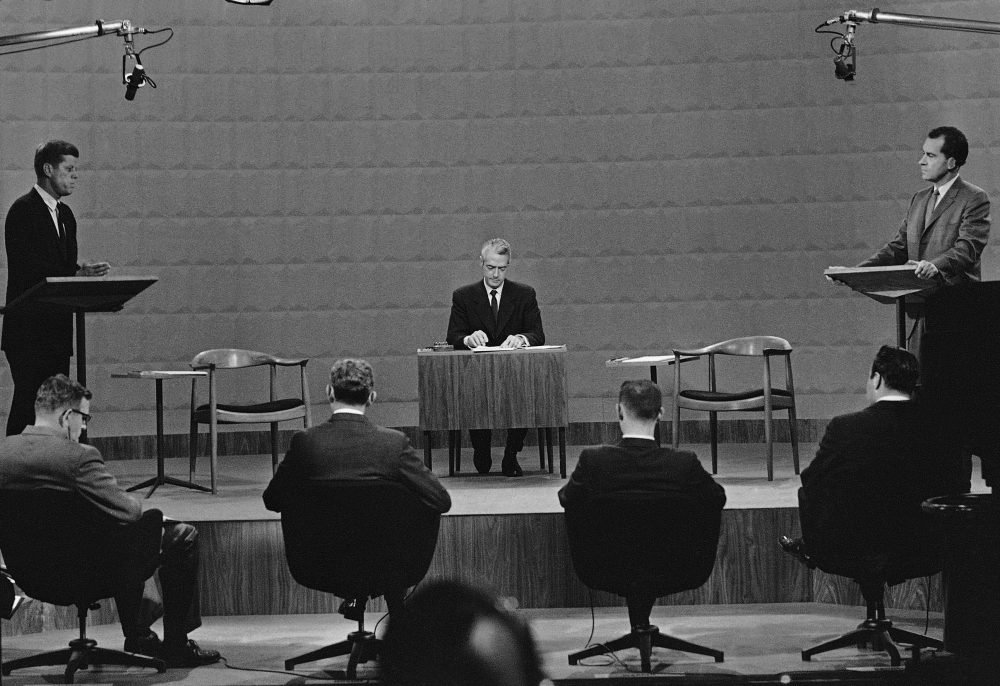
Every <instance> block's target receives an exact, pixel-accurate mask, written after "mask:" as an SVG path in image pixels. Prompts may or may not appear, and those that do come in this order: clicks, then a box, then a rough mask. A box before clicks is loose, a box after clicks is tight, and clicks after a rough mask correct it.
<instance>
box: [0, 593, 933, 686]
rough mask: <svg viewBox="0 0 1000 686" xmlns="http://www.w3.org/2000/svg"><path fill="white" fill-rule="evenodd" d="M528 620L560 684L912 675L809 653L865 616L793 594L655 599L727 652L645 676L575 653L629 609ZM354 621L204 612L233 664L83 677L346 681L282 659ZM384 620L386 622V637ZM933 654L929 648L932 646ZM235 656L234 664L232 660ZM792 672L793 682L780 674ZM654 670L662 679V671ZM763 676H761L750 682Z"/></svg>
mask: <svg viewBox="0 0 1000 686" xmlns="http://www.w3.org/2000/svg"><path fill="white" fill-rule="evenodd" d="M519 612H521V613H523V616H524V617H526V618H527V619H528V621H529V622H530V624H531V627H532V631H533V633H534V635H535V637H536V642H537V645H538V647H539V649H540V652H541V655H542V660H543V667H544V671H545V673H546V674H547V676H548V677H549V678H550V679H552V680H553V681H554V682H556V683H573V682H576V681H578V680H604V683H608V680H609V679H611V680H614V679H617V678H622V677H640V678H647V679H649V678H652V677H656V676H660V677H664V678H665V681H666V682H667V683H682V682H683V675H691V676H695V675H697V676H700V677H705V678H707V677H710V676H715V677H718V678H719V679H720V680H732V681H733V682H734V683H740V682H742V683H754V682H756V683H767V681H759V680H756V679H758V678H760V679H764V678H770V677H773V678H774V681H773V682H772V683H797V682H801V681H805V680H809V681H813V682H815V680H816V679H819V678H822V677H826V678H828V679H830V680H832V681H828V683H838V681H837V680H838V679H839V680H841V681H843V682H846V681H848V680H849V679H851V678H859V677H863V676H864V675H866V674H868V675H871V676H874V675H883V676H886V677H891V676H896V677H897V678H903V677H904V668H902V667H900V668H893V667H890V665H889V660H888V657H887V656H886V655H885V654H884V653H874V652H871V651H867V650H862V649H857V648H850V649H843V650H838V651H834V652H831V653H827V654H825V655H821V656H817V657H816V658H814V659H813V660H812V661H810V662H803V661H802V659H801V656H800V650H801V649H802V648H805V647H808V646H810V645H813V644H816V643H819V642H821V641H824V640H827V639H830V638H833V637H834V636H837V635H839V634H841V633H844V632H846V631H849V630H851V629H853V628H854V627H855V626H856V625H857V623H858V622H859V621H860V619H861V618H862V617H863V614H864V610H863V608H855V607H844V606H836V605H829V604H823V603H786V604H772V605H708V606H690V605H685V606H674V607H669V608H668V607H656V608H654V610H653V616H652V621H653V623H654V624H656V625H657V626H659V627H660V630H661V631H662V632H665V633H671V634H673V635H676V636H678V637H681V638H684V639H687V640H690V641H693V642H696V643H701V644H704V645H707V646H710V647H713V648H716V649H720V650H723V651H724V652H725V661H724V662H722V663H715V662H714V661H713V660H712V659H711V658H709V657H702V656H697V655H689V654H686V653H680V652H674V651H668V650H661V649H656V650H654V652H653V671H652V673H651V674H650V675H642V674H641V673H640V668H639V656H638V651H635V650H626V651H621V652H619V653H617V654H615V655H608V656H601V657H595V658H592V659H589V660H585V661H584V662H586V663H587V664H586V665H584V664H578V665H576V666H570V665H569V664H568V662H567V655H569V654H570V653H573V652H576V651H578V650H581V649H583V647H584V646H585V645H586V644H587V640H588V637H589V636H590V635H591V630H592V629H593V639H592V640H593V641H595V642H598V641H602V640H605V641H606V640H611V639H613V638H617V637H618V636H620V635H621V634H623V633H625V631H626V630H627V626H626V625H627V623H628V622H627V615H626V613H625V610H624V608H596V609H595V611H594V617H595V620H594V623H593V625H592V623H591V613H590V610H588V609H579V608H577V609H547V610H520V611H519ZM380 617H381V615H379V614H372V613H369V614H368V615H367V617H366V626H367V627H369V628H370V627H372V626H375V624H376V623H377V622H378V620H379V619H380ZM892 618H893V620H894V621H895V623H896V624H897V625H898V626H901V627H903V628H906V629H909V630H911V631H916V632H918V633H924V629H925V623H926V625H927V627H928V631H927V633H928V635H930V636H932V637H935V638H941V635H942V630H943V628H942V627H943V621H942V618H941V616H940V614H939V613H931V614H930V615H929V617H927V616H925V615H924V613H920V612H914V611H897V612H894V613H893V615H892ZM353 628H356V625H354V624H352V623H351V622H349V621H347V620H345V619H344V618H343V617H341V616H340V615H273V616H260V615H254V616H243V617H208V618H206V620H205V624H204V626H203V627H202V628H201V629H199V630H198V631H197V632H195V633H194V634H193V638H196V639H197V640H198V641H200V643H201V644H202V645H203V646H204V647H211V648H215V649H217V650H219V651H220V652H221V653H222V654H223V656H224V657H225V658H226V664H218V665H212V666H208V667H200V668H198V669H189V670H169V671H167V672H166V673H165V674H162V675H161V674H157V673H156V672H153V671H151V670H138V669H130V668H120V667H112V666H109V667H106V668H100V669H93V670H91V671H90V672H88V673H85V674H81V675H80V676H78V678H77V682H78V683H85V684H109V685H121V686H131V685H136V684H140V685H141V684H185V685H186V686H224V685H229V684H232V685H240V686H242V685H244V684H301V683H312V682H320V681H346V677H345V675H344V669H345V667H346V664H347V658H346V657H342V658H332V659H330V660H326V661H323V662H320V663H315V664H313V665H302V666H300V669H298V670H296V671H294V672H285V671H284V670H283V669H282V667H283V662H284V660H285V659H286V658H289V657H292V656H295V655H299V654H302V653H305V652H307V651H309V650H312V649H315V648H318V647H321V646H323V645H326V644H328V643H332V642H335V641H339V640H341V639H343V638H344V637H346V635H347V633H348V632H349V631H351V630H352V629H353ZM383 630H384V624H383V625H379V627H378V629H377V634H378V635H381V633H382V631H383ZM89 633H90V634H91V636H92V637H94V638H96V639H97V641H98V643H99V644H101V645H106V646H108V647H114V648H120V647H121V633H120V630H119V629H118V627H117V625H105V626H97V627H93V628H92V630H91V631H90V632H89ZM74 637H75V632H73V631H70V630H66V631H48V632H44V633H42V634H32V635H25V636H17V637H8V638H4V643H3V655H4V659H10V658H14V657H21V656H23V655H26V654H29V653H31V652H35V651H41V650H51V649H55V648H59V647H62V646H63V645H64V644H65V643H66V642H68V641H69V640H70V639H72V638H74ZM924 659H925V660H933V659H934V656H933V655H925V656H924ZM227 665H228V667H227ZM783 675H787V678H788V679H789V680H788V681H784V682H782V681H781V678H782V676H783ZM61 677H62V670H61V669H59V668H55V667H48V668H46V667H37V668H31V669H27V670H23V671H17V672H14V673H13V674H11V675H10V676H8V677H5V678H4V679H3V683H4V684H8V685H9V686H27V685H28V684H50V683H60V682H61ZM358 678H359V680H361V681H375V680H377V678H378V665H377V663H376V662H370V663H367V664H365V665H362V666H360V667H359V670H358ZM654 680H655V679H654ZM751 680H756V681H751Z"/></svg>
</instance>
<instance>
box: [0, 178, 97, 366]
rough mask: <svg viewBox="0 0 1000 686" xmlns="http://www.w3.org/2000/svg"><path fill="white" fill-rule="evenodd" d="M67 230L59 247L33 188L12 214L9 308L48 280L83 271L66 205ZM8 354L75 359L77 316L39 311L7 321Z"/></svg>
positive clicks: (2, 343) (6, 232)
mask: <svg viewBox="0 0 1000 686" xmlns="http://www.w3.org/2000/svg"><path fill="white" fill-rule="evenodd" d="M62 208H63V209H62V221H63V226H64V227H65V229H66V241H65V248H63V247H61V246H60V242H59V238H58V236H57V234H56V229H55V225H54V224H53V222H52V215H51V214H49V209H48V208H47V207H46V206H45V202H44V201H42V198H41V196H39V195H38V191H36V190H35V189H34V188H32V189H31V190H30V191H28V193H27V194H25V195H22V196H21V197H20V198H18V199H17V200H15V201H14V204H13V205H11V206H10V211H8V212H7V219H6V222H5V224H4V238H5V241H6V247H7V302H8V303H9V302H10V301H12V300H13V299H15V298H16V297H17V296H19V295H21V294H22V293H24V291H26V290H28V289H29V288H31V287H32V286H34V285H35V284H36V283H38V282H39V281H41V280H43V279H44V278H46V277H49V276H73V275H74V274H76V271H77V269H79V266H78V265H77V263H76V260H77V245H76V218H75V217H74V216H73V211H72V210H71V209H70V208H69V206H67V205H62ZM0 348H3V349H4V350H22V351H24V350H28V351H30V350H38V349H44V350H46V351H50V352H56V353H60V354H65V355H66V356H67V357H69V356H70V355H72V354H73V315H72V313H71V312H70V311H68V310H65V309H60V308H56V307H54V306H46V305H38V306H35V307H32V308H30V309H27V310H18V311H15V312H10V313H8V314H5V315H4V317H3V337H2V341H0Z"/></svg>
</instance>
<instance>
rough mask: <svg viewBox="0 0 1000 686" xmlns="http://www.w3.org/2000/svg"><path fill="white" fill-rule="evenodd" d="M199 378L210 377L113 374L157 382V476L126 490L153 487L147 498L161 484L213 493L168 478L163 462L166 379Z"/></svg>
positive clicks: (182, 373) (189, 373)
mask: <svg viewBox="0 0 1000 686" xmlns="http://www.w3.org/2000/svg"><path fill="white" fill-rule="evenodd" d="M198 376H208V372H197V371H193V370H185V371H157V370H153V371H132V372H125V373H124V374H112V375H111V378H112V379H153V380H154V381H156V476H154V477H153V478H152V479H147V480H146V481H143V482H142V483H141V484H136V485H135V486H130V487H129V488H127V489H126V490H128V491H135V490H138V489H140V488H145V487H146V486H152V488H150V489H149V493H147V494H146V497H147V498H148V497H149V496H151V495H153V491H155V490H156V488H157V487H158V486H159V485H160V484H170V485H172V486H183V487H184V488H193V489H195V490H198V491H208V492H211V491H212V489H211V488H209V487H208V486H202V485H201V484H196V483H194V482H193V481H184V480H183V479H175V478H174V477H172V476H166V475H165V474H164V468H163V460H164V458H165V457H166V455H165V454H164V450H163V380H164V379H190V378H192V377H198Z"/></svg>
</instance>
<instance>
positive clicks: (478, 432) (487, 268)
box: [447, 238, 545, 476]
mask: <svg viewBox="0 0 1000 686" xmlns="http://www.w3.org/2000/svg"><path fill="white" fill-rule="evenodd" d="M479 263H480V265H481V266H482V269H483V278H482V280H480V281H477V282H475V283H473V284H470V285H468V286H463V287H462V288H459V289H457V290H456V291H455V292H454V293H452V296H451V317H450V318H449V319H448V337H447V341H448V342H449V343H450V344H451V345H453V346H455V349H456V350H465V349H471V348H478V347H481V346H484V345H486V346H499V347H501V348H524V347H527V346H529V345H543V344H544V343H545V332H544V331H543V330H542V313H541V311H540V310H539V309H538V301H537V300H536V299H535V289H534V288H532V287H531V286H526V285H525V284H522V283H517V282H516V281H507V280H506V279H507V268H508V267H509V266H510V243H508V242H507V241H505V240H504V239H503V238H491V239H489V240H488V241H486V242H485V243H483V247H482V249H481V250H480V251H479ZM527 433H528V430H527V429H526V428H512V429H508V430H507V444H506V447H505V448H504V451H503V462H502V463H501V470H502V472H503V475H504V476H522V475H523V474H524V472H523V471H522V470H521V465H520V464H518V462H517V454H518V453H519V452H520V451H521V448H523V447H524V437H525V435H526V434H527ZM492 435H493V434H492V432H491V431H490V430H489V429H470V430H469V439H470V441H471V442H472V449H473V454H472V462H473V464H474V465H475V466H476V470H477V471H478V472H479V473H480V474H486V473H488V472H489V471H490V467H492V466H493V457H492V455H491V454H490V445H491V440H492Z"/></svg>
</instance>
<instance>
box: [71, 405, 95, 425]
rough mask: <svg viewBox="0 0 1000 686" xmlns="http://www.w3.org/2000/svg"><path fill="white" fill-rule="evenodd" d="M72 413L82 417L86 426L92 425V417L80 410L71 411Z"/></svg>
mask: <svg viewBox="0 0 1000 686" xmlns="http://www.w3.org/2000/svg"><path fill="white" fill-rule="evenodd" d="M70 413H72V414H78V415H80V417H81V418H82V419H83V422H84V424H89V423H90V415H89V414H87V413H86V412H80V410H75V409H70Z"/></svg>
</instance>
